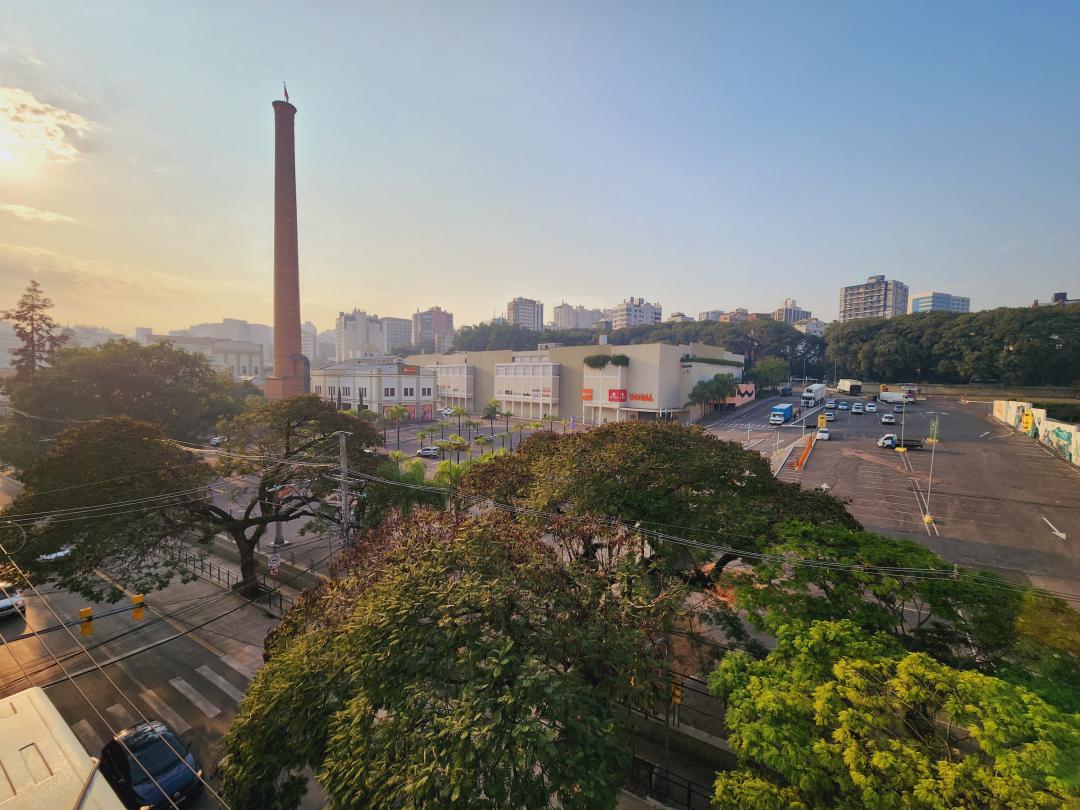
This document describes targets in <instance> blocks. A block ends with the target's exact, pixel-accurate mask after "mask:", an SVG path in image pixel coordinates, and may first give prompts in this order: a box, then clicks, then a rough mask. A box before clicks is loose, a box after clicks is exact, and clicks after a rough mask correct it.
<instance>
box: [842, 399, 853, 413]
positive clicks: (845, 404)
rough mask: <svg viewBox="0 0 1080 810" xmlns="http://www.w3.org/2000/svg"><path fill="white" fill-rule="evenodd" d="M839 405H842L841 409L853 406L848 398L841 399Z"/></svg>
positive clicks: (844, 409)
mask: <svg viewBox="0 0 1080 810" xmlns="http://www.w3.org/2000/svg"><path fill="white" fill-rule="evenodd" d="M839 407H840V410H842V411H846V410H847V409H848V408H850V407H851V405H849V404H848V402H847V400H841V402H840V406H839Z"/></svg>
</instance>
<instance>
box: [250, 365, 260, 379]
mask: <svg viewBox="0 0 1080 810" xmlns="http://www.w3.org/2000/svg"><path fill="white" fill-rule="evenodd" d="M251 373H252V374H254V375H255V376H256V377H258V376H259V367H258V366H252V367H251Z"/></svg>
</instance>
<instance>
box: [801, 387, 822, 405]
mask: <svg viewBox="0 0 1080 810" xmlns="http://www.w3.org/2000/svg"><path fill="white" fill-rule="evenodd" d="M826 393H827V392H826V390H825V384H824V383H814V384H813V385H808V386H806V389H805V390H804V391H803V392H802V404H803V407H804V408H812V407H814V406H815V405H817V404H818V403H819V402H821V400H823V399H825V394H826Z"/></svg>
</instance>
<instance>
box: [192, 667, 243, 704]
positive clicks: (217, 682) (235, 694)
mask: <svg viewBox="0 0 1080 810" xmlns="http://www.w3.org/2000/svg"><path fill="white" fill-rule="evenodd" d="M195 671H196V672H198V673H199V674H200V675H202V676H203V678H205V679H206V680H207V681H209V682H210V683H212V684H213V685H214V686H216V687H217V688H218V691H220V692H222V693H224V694H226V695H228V696H229V697H230V698H232V699H233V700H234V701H235V702H236V703H239V702H240V701H241V700H243V699H244V690H243V689H237V688H236V687H235V686H233V685H232V684H231V683H229V682H228V681H227V680H225V679H224V678H222V677H221V676H220V675H218V674H217V673H216V672H214V670H212V669H210V667H208V666H205V665H204V666H201V667H199V668H198V669H196V670H195Z"/></svg>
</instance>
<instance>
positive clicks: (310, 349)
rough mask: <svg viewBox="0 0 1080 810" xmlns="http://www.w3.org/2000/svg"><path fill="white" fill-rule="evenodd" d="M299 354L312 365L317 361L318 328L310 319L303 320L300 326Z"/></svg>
mask: <svg viewBox="0 0 1080 810" xmlns="http://www.w3.org/2000/svg"><path fill="white" fill-rule="evenodd" d="M300 354H302V355H304V357H306V358H307V359H308V363H309V364H310V365H312V366H314V365H316V364H317V363H318V362H319V330H318V328H317V327H316V326H315V324H313V323H312V322H311V321H305V322H304V325H303V326H301V327H300Z"/></svg>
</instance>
